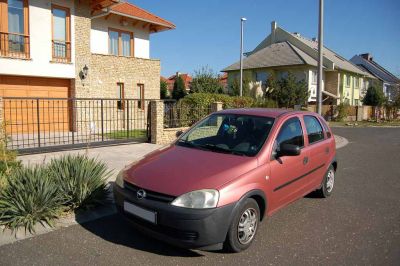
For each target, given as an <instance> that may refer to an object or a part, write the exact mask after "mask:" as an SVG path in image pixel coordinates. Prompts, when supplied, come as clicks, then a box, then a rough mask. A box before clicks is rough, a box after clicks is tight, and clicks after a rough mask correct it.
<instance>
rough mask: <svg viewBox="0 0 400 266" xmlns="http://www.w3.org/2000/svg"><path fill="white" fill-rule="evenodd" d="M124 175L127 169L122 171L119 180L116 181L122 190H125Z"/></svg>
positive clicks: (118, 176)
mask: <svg viewBox="0 0 400 266" xmlns="http://www.w3.org/2000/svg"><path fill="white" fill-rule="evenodd" d="M124 174H125V169H124V170H121V171H120V172H119V173H118V175H117V179H115V184H117V185H118V186H119V187H121V188H124Z"/></svg>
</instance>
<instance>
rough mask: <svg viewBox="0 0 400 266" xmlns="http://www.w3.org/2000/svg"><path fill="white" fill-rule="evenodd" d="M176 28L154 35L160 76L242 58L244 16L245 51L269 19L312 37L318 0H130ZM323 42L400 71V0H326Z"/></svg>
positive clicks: (341, 52)
mask: <svg viewBox="0 0 400 266" xmlns="http://www.w3.org/2000/svg"><path fill="white" fill-rule="evenodd" d="M129 1H130V2H131V3H133V4H135V5H137V6H139V7H141V8H144V9H146V10H148V11H150V12H152V13H154V14H156V15H158V16H160V17H162V18H164V19H167V20H169V21H171V22H173V23H174V24H175V25H176V29H174V30H169V31H164V32H160V33H155V34H151V37H150V56H151V58H155V59H160V60H161V75H163V76H166V77H168V76H170V75H173V74H174V73H175V72H177V71H179V72H181V73H190V74H194V73H195V71H197V70H199V69H200V68H201V67H203V66H208V67H210V68H211V69H212V70H213V71H214V72H219V71H221V70H222V69H223V68H224V67H226V66H228V65H230V64H233V63H234V62H236V61H238V60H239V56H240V18H241V17H246V18H247V21H246V23H245V28H244V51H245V52H246V51H251V50H252V49H254V48H255V47H256V46H257V44H258V43H260V42H261V41H262V40H263V39H264V38H265V37H266V36H267V35H268V34H270V32H271V26H270V25H271V21H274V20H275V21H277V23H278V26H279V27H281V28H283V29H285V30H287V31H289V32H299V33H300V34H301V35H303V36H305V37H308V38H312V37H316V36H317V33H318V3H319V1H318V0H274V1H271V0H186V1H185V0H129ZM324 3H325V8H324V12H325V13H324V14H325V19H324V24H325V25H324V45H325V46H326V47H328V48H330V49H332V50H333V51H335V52H336V53H338V54H339V55H341V56H343V57H344V58H346V59H350V58H351V57H353V55H355V54H361V53H366V52H369V53H371V54H372V56H373V57H374V60H375V61H376V62H378V63H379V64H380V65H382V66H383V67H385V68H386V69H388V70H389V71H391V72H392V73H394V74H395V75H397V76H400V0H325V1H324Z"/></svg>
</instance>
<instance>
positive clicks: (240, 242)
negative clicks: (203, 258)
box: [224, 198, 260, 252]
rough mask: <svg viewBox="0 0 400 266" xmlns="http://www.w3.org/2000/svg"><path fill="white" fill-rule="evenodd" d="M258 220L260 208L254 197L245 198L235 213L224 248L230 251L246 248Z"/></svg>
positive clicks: (255, 231)
mask: <svg viewBox="0 0 400 266" xmlns="http://www.w3.org/2000/svg"><path fill="white" fill-rule="evenodd" d="M259 221H260V208H259V207H258V204H257V202H256V201H255V200H254V199H251V198H249V199H246V200H245V202H244V204H243V205H242V206H241V207H240V208H239V210H238V211H237V213H236V214H235V216H234V218H233V221H232V223H231V226H230V228H229V231H228V235H227V237H226V240H225V243H224V248H225V249H226V250H227V251H230V252H240V251H242V250H245V249H247V248H248V247H249V246H250V245H251V243H252V242H253V240H254V238H255V235H256V233H257V228H258V223H259Z"/></svg>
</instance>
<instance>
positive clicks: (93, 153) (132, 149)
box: [18, 143, 161, 181]
mask: <svg viewBox="0 0 400 266" xmlns="http://www.w3.org/2000/svg"><path fill="white" fill-rule="evenodd" d="M160 147H161V145H156V144H150V143H135V144H126V145H116V146H107V147H100V148H91V149H81V150H71V151H61V152H51V153H41V154H31V155H23V156H19V157H18V159H20V160H21V161H22V163H23V164H24V165H34V164H42V163H46V162H49V161H50V160H51V159H52V158H57V157H60V156H62V155H66V154H87V155H88V156H90V157H93V158H98V159H100V160H101V161H103V162H105V163H106V164H107V166H108V168H109V169H111V170H113V175H112V176H111V177H110V179H109V180H108V181H114V179H115V178H116V175H117V174H118V172H119V171H120V170H121V169H123V168H124V167H125V166H126V165H128V164H129V163H130V162H133V161H136V160H138V159H139V158H141V157H143V156H144V155H146V154H147V153H149V152H152V151H154V150H156V149H158V148H160Z"/></svg>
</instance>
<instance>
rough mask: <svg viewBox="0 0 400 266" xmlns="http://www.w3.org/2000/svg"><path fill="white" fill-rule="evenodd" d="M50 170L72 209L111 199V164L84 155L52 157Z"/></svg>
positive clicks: (84, 207) (66, 202) (65, 200)
mask: <svg viewBox="0 0 400 266" xmlns="http://www.w3.org/2000/svg"><path fill="white" fill-rule="evenodd" d="M48 170H49V172H50V176H51V177H52V178H53V180H54V182H56V183H57V184H58V186H59V190H60V194H61V195H62V196H63V199H64V202H65V203H64V204H65V205H66V206H67V207H68V208H69V209H71V210H75V209H88V208H91V207H94V206H96V205H98V204H104V203H106V202H107V188H106V185H107V178H108V177H109V175H110V173H111V172H110V171H109V170H107V166H106V165H105V164H104V163H103V162H101V161H99V160H97V159H92V158H88V157H87V156H84V155H76V156H72V155H66V156H64V157H61V158H59V159H52V160H51V162H50V164H49V166H48Z"/></svg>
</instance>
